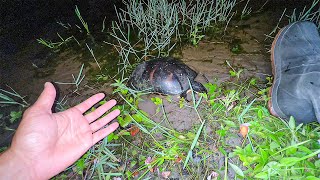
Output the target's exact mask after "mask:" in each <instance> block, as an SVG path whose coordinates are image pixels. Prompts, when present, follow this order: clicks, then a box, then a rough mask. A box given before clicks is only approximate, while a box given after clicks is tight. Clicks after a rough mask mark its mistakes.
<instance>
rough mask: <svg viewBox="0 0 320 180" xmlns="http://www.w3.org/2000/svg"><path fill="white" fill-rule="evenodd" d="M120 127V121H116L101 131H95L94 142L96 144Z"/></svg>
mask: <svg viewBox="0 0 320 180" xmlns="http://www.w3.org/2000/svg"><path fill="white" fill-rule="evenodd" d="M118 127H119V123H117V122H114V123H112V124H110V125H109V126H108V127H106V128H103V129H100V130H99V131H97V132H95V133H93V144H92V145H94V144H96V143H97V142H98V141H100V140H101V139H103V138H105V137H107V136H108V135H109V134H110V133H112V132H113V131H115V130H116V129H117V128H118Z"/></svg>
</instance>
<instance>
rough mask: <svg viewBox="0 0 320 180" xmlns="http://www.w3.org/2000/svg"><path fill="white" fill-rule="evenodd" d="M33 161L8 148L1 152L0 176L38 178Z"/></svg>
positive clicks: (6, 177) (7, 177) (4, 177)
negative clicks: (27, 160) (28, 160)
mask: <svg viewBox="0 0 320 180" xmlns="http://www.w3.org/2000/svg"><path fill="white" fill-rule="evenodd" d="M34 172H35V171H34V169H33V166H32V163H31V162H26V160H25V158H24V157H22V156H21V155H19V154H17V153H15V152H14V151H13V150H12V149H10V148H9V149H7V150H6V151H5V152H3V153H2V154H0V177H1V178H3V179H38V178H37V177H36V176H35V173H34Z"/></svg>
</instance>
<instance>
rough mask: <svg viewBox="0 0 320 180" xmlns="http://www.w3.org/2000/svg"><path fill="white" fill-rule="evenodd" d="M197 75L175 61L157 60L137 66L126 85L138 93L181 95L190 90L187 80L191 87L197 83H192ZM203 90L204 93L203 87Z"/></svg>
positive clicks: (169, 59)
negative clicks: (138, 91)
mask: <svg viewBox="0 0 320 180" xmlns="http://www.w3.org/2000/svg"><path fill="white" fill-rule="evenodd" d="M197 75H198V74H197V73H196V72H195V71H194V70H192V69H191V68H190V67H188V66H187V65H186V64H184V63H183V62H181V61H179V60H177V59H174V58H171V57H166V58H157V59H152V60H149V61H146V62H143V63H141V64H139V65H138V66H137V67H136V69H135V70H134V72H133V73H132V75H131V77H130V79H129V81H128V85H129V87H131V88H133V89H135V90H140V91H149V92H156V93H161V94H170V95H175V94H182V93H185V92H186V91H187V90H189V89H190V85H189V82H188V78H189V80H190V83H191V85H193V84H197V83H198V82H195V81H194V79H195V78H196V76H197ZM198 84H200V83H198ZM200 86H202V84H200ZM202 87H203V86H202ZM196 89H197V88H196ZM203 89H204V90H203V91H205V88H204V87H203Z"/></svg>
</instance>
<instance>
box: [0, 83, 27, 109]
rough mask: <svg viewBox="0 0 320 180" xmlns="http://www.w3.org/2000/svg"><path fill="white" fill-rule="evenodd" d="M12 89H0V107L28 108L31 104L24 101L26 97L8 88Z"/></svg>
mask: <svg viewBox="0 0 320 180" xmlns="http://www.w3.org/2000/svg"><path fill="white" fill-rule="evenodd" d="M8 87H9V88H10V89H11V92H10V91H6V90H4V89H0V105H12V104H16V105H20V106H21V107H24V108H25V107H28V106H29V103H27V101H25V100H24V97H23V96H21V95H20V94H18V93H17V92H16V91H15V90H14V89H12V88H11V87H10V86H8ZM14 98H18V99H19V100H15V99H14Z"/></svg>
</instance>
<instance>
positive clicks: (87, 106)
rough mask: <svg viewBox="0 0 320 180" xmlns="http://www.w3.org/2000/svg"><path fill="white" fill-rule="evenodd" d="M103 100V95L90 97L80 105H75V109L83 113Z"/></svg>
mask: <svg viewBox="0 0 320 180" xmlns="http://www.w3.org/2000/svg"><path fill="white" fill-rule="evenodd" d="M103 98H104V93H98V94H96V95H93V96H91V97H90V98H89V99H87V100H85V101H83V102H82V103H80V104H78V105H76V106H75V108H76V109H78V110H79V111H80V112H81V113H84V112H86V111H87V110H88V109H90V108H91V107H92V106H93V105H95V104H96V103H97V102H99V101H100V100H101V99H103Z"/></svg>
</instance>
